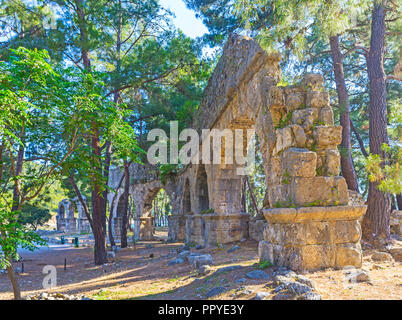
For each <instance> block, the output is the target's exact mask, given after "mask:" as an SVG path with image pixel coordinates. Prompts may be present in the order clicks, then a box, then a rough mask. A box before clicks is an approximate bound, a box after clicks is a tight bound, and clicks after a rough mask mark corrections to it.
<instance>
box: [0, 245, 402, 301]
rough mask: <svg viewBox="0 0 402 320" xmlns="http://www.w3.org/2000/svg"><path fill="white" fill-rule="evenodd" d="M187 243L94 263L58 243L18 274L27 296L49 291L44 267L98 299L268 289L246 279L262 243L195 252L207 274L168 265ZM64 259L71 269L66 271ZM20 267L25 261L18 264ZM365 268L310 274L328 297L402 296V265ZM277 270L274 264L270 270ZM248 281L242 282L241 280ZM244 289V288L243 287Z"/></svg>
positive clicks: (242, 295) (236, 294)
mask: <svg viewBox="0 0 402 320" xmlns="http://www.w3.org/2000/svg"><path fill="white" fill-rule="evenodd" d="M182 245H183V244H182V243H169V244H165V243H163V242H161V241H154V242H140V243H139V244H137V245H136V248H135V249H133V248H128V249H123V250H121V251H120V252H118V253H117V254H116V258H115V259H113V261H111V262H109V263H107V264H105V265H103V266H95V265H94V264H93V262H92V260H93V251H92V248H89V247H87V248H73V247H67V248H66V247H60V246H59V247H54V248H51V249H49V250H41V251H40V252H37V253H26V252H24V253H23V254H22V257H23V258H24V269H25V270H24V271H25V272H24V273H23V274H20V275H19V281H20V284H21V288H22V289H23V291H24V293H23V295H27V294H32V293H37V292H43V291H49V290H43V289H42V281H43V277H44V276H45V275H44V274H42V270H43V267H44V266H45V265H54V266H55V267H56V269H57V288H54V289H52V290H50V291H53V292H61V293H68V294H72V293H81V294H84V295H86V296H88V297H92V298H94V299H134V298H135V299H203V298H204V297H205V294H206V293H207V292H208V291H209V290H210V289H211V288H214V287H225V289H226V291H225V292H224V293H223V294H221V295H218V296H215V297H214V299H251V298H253V297H254V296H255V294H256V292H258V291H267V290H268V291H269V289H267V288H266V287H265V288H264V286H266V284H267V280H251V279H247V277H246V276H245V274H246V273H247V272H249V271H252V270H254V269H256V265H255V264H256V263H257V262H258V257H257V243H256V242H254V241H246V242H242V243H238V245H239V246H240V247H241V249H240V250H237V251H235V252H233V253H227V250H228V249H229V248H231V247H232V246H233V245H234V244H230V245H225V246H224V247H223V248H213V249H202V250H195V249H192V251H196V252H200V253H209V254H211V255H212V256H213V259H214V262H215V265H214V266H213V272H212V273H211V274H209V275H207V276H197V274H196V273H195V271H194V269H193V267H192V266H190V265H189V264H187V263H185V264H177V265H173V266H168V262H169V261H170V260H172V259H174V258H175V257H176V256H177V254H176V249H178V248H179V247H181V246H182ZM64 259H67V269H66V270H64ZM229 265H240V266H242V267H241V268H240V267H239V268H238V269H236V270H233V271H228V272H218V271H217V270H218V269H219V268H221V267H223V266H229ZM15 266H16V267H20V266H21V264H20V263H16V264H15ZM363 268H364V269H366V270H367V271H369V275H370V279H371V284H370V283H366V282H365V283H358V284H353V285H351V284H348V283H346V282H345V281H344V274H343V271H341V270H337V271H335V270H325V271H320V272H314V273H310V274H308V275H307V276H308V277H309V278H310V279H312V280H313V281H314V282H315V285H316V287H317V291H318V293H319V294H320V295H321V296H322V298H323V299H399V300H400V299H402V267H401V264H400V263H398V262H395V263H390V262H384V263H376V264H374V263H372V262H371V259H370V252H366V253H365V258H364V264H363ZM265 271H266V272H268V273H272V272H273V271H274V268H267V269H265ZM242 278H244V279H246V281H245V282H243V283H240V282H239V281H236V280H239V279H242ZM239 288H240V289H239ZM10 298H12V293H11V287H10V283H9V280H8V277H7V275H6V274H0V299H10Z"/></svg>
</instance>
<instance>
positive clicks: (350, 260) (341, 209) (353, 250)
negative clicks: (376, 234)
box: [258, 206, 366, 271]
mask: <svg viewBox="0 0 402 320" xmlns="http://www.w3.org/2000/svg"><path fill="white" fill-rule="evenodd" d="M365 211H366V206H358V207H350V206H337V207H311V208H307V207H301V208H278V209H265V210H264V216H265V218H266V220H267V221H268V225H267V226H266V228H265V230H264V240H263V241H260V243H259V248H258V252H259V257H260V260H261V261H263V260H268V261H271V262H272V263H273V264H275V265H277V266H281V267H287V268H290V269H292V270H295V271H305V270H308V271H313V270H319V269H324V268H330V267H331V268H337V269H339V268H343V267H345V266H353V267H356V268H360V267H361V265H362V252H361V246H360V238H361V227H360V223H359V218H360V217H361V216H362V215H363V214H364V213H365Z"/></svg>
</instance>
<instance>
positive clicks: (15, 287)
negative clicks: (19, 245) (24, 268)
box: [7, 259, 21, 300]
mask: <svg viewBox="0 0 402 320" xmlns="http://www.w3.org/2000/svg"><path fill="white" fill-rule="evenodd" d="M9 263H10V265H9V266H8V267H7V274H8V278H9V279H10V281H11V285H12V287H13V292H14V300H21V290H20V286H19V284H18V280H17V277H16V274H15V272H14V268H13V265H12V263H13V261H12V259H9Z"/></svg>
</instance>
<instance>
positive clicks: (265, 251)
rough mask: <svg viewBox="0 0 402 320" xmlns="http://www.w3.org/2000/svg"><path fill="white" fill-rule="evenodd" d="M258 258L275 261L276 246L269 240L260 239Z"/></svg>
mask: <svg viewBox="0 0 402 320" xmlns="http://www.w3.org/2000/svg"><path fill="white" fill-rule="evenodd" d="M258 258H259V260H260V261H265V260H268V261H270V262H273V261H274V247H273V245H272V243H270V242H268V241H260V242H259V243H258Z"/></svg>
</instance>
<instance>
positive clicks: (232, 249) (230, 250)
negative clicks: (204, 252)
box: [227, 245, 240, 253]
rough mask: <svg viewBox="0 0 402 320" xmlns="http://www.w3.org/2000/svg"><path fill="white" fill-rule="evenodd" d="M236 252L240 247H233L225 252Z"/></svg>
mask: <svg viewBox="0 0 402 320" xmlns="http://www.w3.org/2000/svg"><path fill="white" fill-rule="evenodd" d="M236 250H240V246H237V245H236V246H233V247H231V248H230V249H229V250H228V251H227V252H228V253H232V252H235V251H236Z"/></svg>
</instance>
